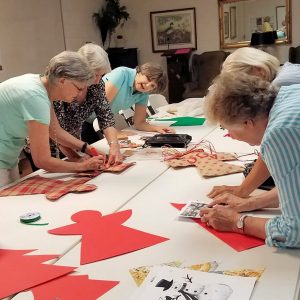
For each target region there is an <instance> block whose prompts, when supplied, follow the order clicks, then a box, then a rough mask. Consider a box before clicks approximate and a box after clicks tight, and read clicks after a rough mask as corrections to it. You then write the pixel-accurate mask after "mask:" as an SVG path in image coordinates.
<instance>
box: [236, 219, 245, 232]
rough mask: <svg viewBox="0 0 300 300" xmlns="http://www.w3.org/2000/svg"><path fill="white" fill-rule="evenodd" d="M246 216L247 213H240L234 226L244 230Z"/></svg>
mask: <svg viewBox="0 0 300 300" xmlns="http://www.w3.org/2000/svg"><path fill="white" fill-rule="evenodd" d="M246 217H248V216H247V215H242V216H241V217H240V218H239V219H238V220H237V222H236V227H237V228H238V229H241V230H242V231H244V226H245V219H246Z"/></svg>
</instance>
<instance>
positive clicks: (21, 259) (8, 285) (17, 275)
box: [0, 249, 75, 299]
mask: <svg viewBox="0 0 300 300" xmlns="http://www.w3.org/2000/svg"><path fill="white" fill-rule="evenodd" d="M32 251H34V250H8V249H5V250H4V249H0V258H1V259H0V270H1V272H2V276H1V278H0V299H3V298H5V297H8V296H10V295H13V294H15V293H18V292H21V291H23V290H26V289H29V288H31V287H33V286H36V285H38V284H41V283H44V282H47V281H49V280H52V279H54V278H57V277H60V276H63V275H66V274H68V273H70V272H72V271H73V270H74V269H75V268H73V267H62V266H56V265H48V264H43V262H45V261H48V260H50V259H54V258H57V257H58V255H24V254H27V253H29V252H32Z"/></svg>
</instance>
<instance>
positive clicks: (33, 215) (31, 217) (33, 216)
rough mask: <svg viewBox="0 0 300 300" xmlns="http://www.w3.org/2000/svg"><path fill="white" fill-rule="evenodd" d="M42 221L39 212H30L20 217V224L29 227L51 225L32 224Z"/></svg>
mask: <svg viewBox="0 0 300 300" xmlns="http://www.w3.org/2000/svg"><path fill="white" fill-rule="evenodd" d="M40 219H41V214H40V213H39V212H30V213H26V214H24V215H21V216H20V222H21V223H23V224H27V225H48V224H49V223H43V224H32V223H34V222H36V221H38V220H40Z"/></svg>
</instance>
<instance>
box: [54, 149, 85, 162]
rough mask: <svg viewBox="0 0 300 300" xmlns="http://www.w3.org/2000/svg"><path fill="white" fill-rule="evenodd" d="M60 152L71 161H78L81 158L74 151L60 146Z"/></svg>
mask: <svg viewBox="0 0 300 300" xmlns="http://www.w3.org/2000/svg"><path fill="white" fill-rule="evenodd" d="M59 150H60V151H61V152H62V153H63V154H64V155H65V156H66V157H67V158H68V159H69V161H77V160H79V159H80V158H81V156H80V155H79V154H78V153H77V152H76V151H74V150H73V149H70V148H67V147H65V146H62V145H60V146H59Z"/></svg>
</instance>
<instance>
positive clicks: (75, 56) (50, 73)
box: [45, 51, 94, 84]
mask: <svg viewBox="0 0 300 300" xmlns="http://www.w3.org/2000/svg"><path fill="white" fill-rule="evenodd" d="M45 75H46V76H47V77H48V79H49V81H50V82H51V83H55V81H56V79H58V78H66V79H71V80H76V81H78V82H86V83H88V84H90V83H92V81H93V80H94V72H93V71H92V70H91V68H90V66H89V64H88V61H87V60H86V59H85V58H84V57H83V56H82V55H80V54H79V53H77V52H73V51H63V52H61V53H59V54H57V55H56V56H54V57H53V58H52V59H51V60H50V61H49V64H48V66H47V67H46V71H45Z"/></svg>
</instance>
